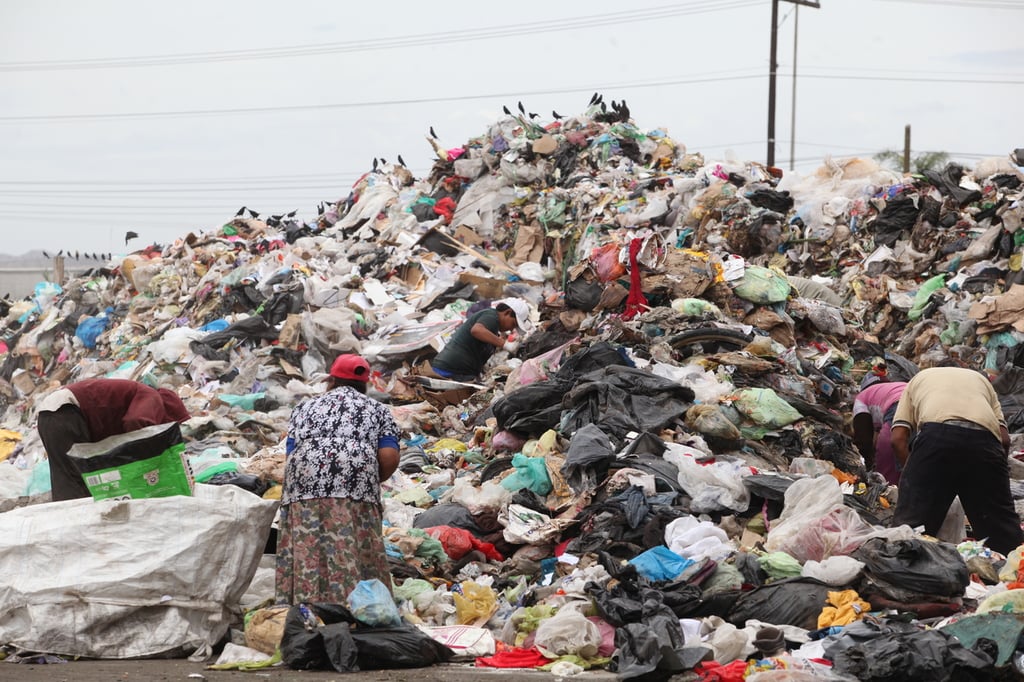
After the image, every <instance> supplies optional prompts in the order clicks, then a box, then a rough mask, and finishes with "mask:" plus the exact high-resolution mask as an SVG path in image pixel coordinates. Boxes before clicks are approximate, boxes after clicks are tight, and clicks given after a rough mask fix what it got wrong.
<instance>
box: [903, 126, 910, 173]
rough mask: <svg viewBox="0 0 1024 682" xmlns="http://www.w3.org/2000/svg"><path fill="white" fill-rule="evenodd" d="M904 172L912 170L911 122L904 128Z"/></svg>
mask: <svg viewBox="0 0 1024 682" xmlns="http://www.w3.org/2000/svg"><path fill="white" fill-rule="evenodd" d="M903 172H904V173H909V172H910V124H909V123H908V124H907V125H906V126H905V127H904V128H903Z"/></svg>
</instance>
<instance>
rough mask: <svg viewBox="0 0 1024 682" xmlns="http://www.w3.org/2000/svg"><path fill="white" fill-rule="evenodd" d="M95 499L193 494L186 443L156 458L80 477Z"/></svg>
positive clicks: (134, 498)
mask: <svg viewBox="0 0 1024 682" xmlns="http://www.w3.org/2000/svg"><path fill="white" fill-rule="evenodd" d="M82 478H83V479H84V480H85V485H86V487H87V488H88V489H89V492H90V493H91V494H92V497H93V499H94V500H109V499H118V500H125V499H132V500H137V499H140V498H148V497H170V496H171V495H188V496H191V495H192V491H193V490H194V489H195V478H194V477H193V475H192V467H191V466H190V465H189V463H188V458H187V457H186V456H185V444H184V443H181V444H178V445H173V446H171V447H169V448H167V450H165V451H164V452H162V453H161V454H159V455H157V456H156V457H150V458H149V459H140V460H138V461H135V462H129V463H127V464H122V465H120V466H115V467H111V468H109V469H101V470H99V471H90V472H89V473H84V474H82Z"/></svg>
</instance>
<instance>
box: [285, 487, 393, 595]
mask: <svg viewBox="0 0 1024 682" xmlns="http://www.w3.org/2000/svg"><path fill="white" fill-rule="evenodd" d="M381 522H382V518H381V510H380V507H379V506H377V505H376V504H373V503H371V502H358V501H355V500H349V499H345V498H338V497H324V498H319V499H315V500H300V501H297V502H292V503H291V504H287V505H284V506H282V507H281V517H280V521H279V523H278V538H277V576H276V578H277V580H276V582H277V590H276V591H277V602H278V603H279V604H298V603H299V602H314V603H316V602H320V603H329V604H344V603H346V600H347V598H348V595H349V592H351V591H352V589H353V588H354V587H355V586H356V583H358V582H359V581H360V580H370V579H372V578H376V579H378V580H380V581H381V582H382V583H384V584H385V585H386V586H387V587H388V589H389V590H390V589H391V573H390V571H389V569H388V560H387V555H386V554H385V553H384V540H383V539H382V538H381Z"/></svg>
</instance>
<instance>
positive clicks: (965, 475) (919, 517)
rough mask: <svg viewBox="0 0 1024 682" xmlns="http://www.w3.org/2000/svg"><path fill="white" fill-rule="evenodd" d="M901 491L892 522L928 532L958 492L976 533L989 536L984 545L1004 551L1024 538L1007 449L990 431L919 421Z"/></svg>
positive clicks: (934, 529)
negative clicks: (1015, 501)
mask: <svg viewBox="0 0 1024 682" xmlns="http://www.w3.org/2000/svg"><path fill="white" fill-rule="evenodd" d="M899 491H900V492H899V500H898V501H897V503H896V512H895V513H894V514H893V519H892V521H893V524H894V525H896V524H904V523H905V524H907V525H908V526H912V527H913V526H920V525H923V526H924V530H925V532H926V533H928V534H929V535H935V534H936V533H938V531H939V528H940V527H941V526H942V521H943V520H944V519H945V517H946V512H947V511H948V510H949V505H950V504H951V503H952V502H953V498H954V497H956V496H957V495H959V496H960V502H961V503H963V507H964V512H966V514H967V518H968V519H969V520H970V522H971V527H972V528H973V529H974V537H975V538H977V539H979V540H981V539H984V538H988V543H987V544H988V546H989V547H991V548H992V549H994V550H996V551H997V552H1000V553H1002V554H1009V553H1010V551H1011V550H1013V549H1014V548H1016V547H1017V546H1018V545H1020V544H1021V542H1024V531H1021V527H1020V518H1019V517H1018V516H1017V512H1016V510H1015V509H1014V507H1013V497H1012V496H1011V495H1010V471H1009V465H1008V464H1007V462H1006V453H1005V452H1004V451H1003V445H1002V443H1000V442H999V439H998V438H996V437H995V436H994V435H993V434H992V433H991V432H990V431H987V430H979V429H970V428H965V427H963V426H954V425H952V424H936V423H927V424H923V425H921V428H920V429H919V430H918V433H917V436H916V437H915V438H914V441H913V446H912V448H911V452H910V459H908V460H907V466H906V468H904V469H903V475H902V476H901V478H900V486H899Z"/></svg>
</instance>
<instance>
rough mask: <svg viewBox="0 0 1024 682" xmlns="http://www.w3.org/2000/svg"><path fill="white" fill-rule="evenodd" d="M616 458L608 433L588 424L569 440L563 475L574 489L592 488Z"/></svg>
mask: <svg viewBox="0 0 1024 682" xmlns="http://www.w3.org/2000/svg"><path fill="white" fill-rule="evenodd" d="M614 458H615V451H614V450H613V449H612V443H611V441H610V440H609V439H608V435H607V434H606V433H605V432H604V431H602V430H601V429H600V428H598V427H597V426H595V425H594V424H586V425H585V426H583V428H581V429H580V430H579V431H577V432H576V433H575V434H574V435H573V437H572V440H570V441H569V450H568V452H567V453H566V455H565V464H563V465H562V475H563V476H565V480H566V482H567V483H568V484H569V485H570V486H571V487H572V489H573V490H576V491H581V490H584V489H592V488H593V487H594V486H596V483H597V480H598V479H599V478H601V477H602V475H603V474H604V473H605V472H606V471H607V470H608V465H609V464H610V463H611V461H612V460H613V459H614ZM588 481H589V483H590V485H588V484H587V483H588ZM633 527H634V528H636V526H633Z"/></svg>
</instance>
